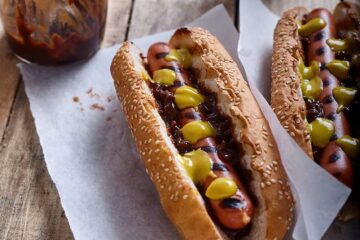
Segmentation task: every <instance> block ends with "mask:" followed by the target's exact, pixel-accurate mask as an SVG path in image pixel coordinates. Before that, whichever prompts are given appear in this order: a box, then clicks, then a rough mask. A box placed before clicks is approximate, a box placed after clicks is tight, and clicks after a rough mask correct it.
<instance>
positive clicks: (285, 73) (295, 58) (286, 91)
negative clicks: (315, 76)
mask: <svg viewBox="0 0 360 240" xmlns="http://www.w3.org/2000/svg"><path fill="white" fill-rule="evenodd" d="M306 13H307V10H306V9H305V8H301V7H297V8H294V9H291V10H288V11H286V12H285V13H284V14H283V15H282V17H281V19H280V20H279V22H278V24H277V25H276V28H275V31H274V45H273V55H272V89H271V107H272V108H273V110H274V112H275V114H276V115H277V117H278V119H279V121H280V123H281V125H282V126H283V127H284V128H285V129H286V131H287V132H288V133H289V134H290V136H292V137H293V138H294V139H295V141H296V142H297V143H298V144H299V146H300V147H301V148H302V149H303V150H304V152H305V153H306V154H307V155H308V156H309V157H310V158H312V157H313V152H312V147H311V140H310V135H309V132H308V131H307V130H306V122H305V121H304V119H305V117H306V106H305V102H304V99H303V98H302V94H301V89H300V74H299V70H298V63H299V60H300V59H301V58H304V51H303V49H302V46H301V42H300V37H299V34H298V31H297V29H298V25H297V23H296V21H297V20H300V21H301V19H302V18H303V15H304V14H306Z"/></svg>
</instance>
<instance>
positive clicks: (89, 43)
mask: <svg viewBox="0 0 360 240" xmlns="http://www.w3.org/2000/svg"><path fill="white" fill-rule="evenodd" d="M106 14H107V0H98V1H91V0H67V1H63V0H53V1H48V0H24V1H19V0H15V1H14V0H2V7H1V15H2V19H3V25H4V30H5V33H6V37H7V40H8V43H9V45H10V47H11V48H12V50H13V51H14V53H15V54H16V55H17V56H18V57H19V58H21V59H23V60H26V61H28V62H33V63H39V64H44V65H56V64H64V63H70V62H74V61H78V60H81V59H85V58H87V57H89V56H91V55H92V54H94V53H95V52H96V51H97V49H98V48H99V46H100V43H101V40H102V38H103V35H104V28H105V22H106Z"/></svg>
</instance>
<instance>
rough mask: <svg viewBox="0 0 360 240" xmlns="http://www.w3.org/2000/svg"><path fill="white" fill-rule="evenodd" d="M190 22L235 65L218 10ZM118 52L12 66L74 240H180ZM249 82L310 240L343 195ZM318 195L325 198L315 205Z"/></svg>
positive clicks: (229, 34) (226, 22)
mask: <svg viewBox="0 0 360 240" xmlns="http://www.w3.org/2000/svg"><path fill="white" fill-rule="evenodd" d="M242 2H243V1H242ZM190 25H191V26H199V27H203V28H206V29H208V30H209V31H210V32H212V33H213V34H214V35H216V36H218V38H219V39H220V41H221V42H222V43H223V44H224V46H225V47H226V48H227V50H228V51H229V52H230V54H231V55H232V56H233V57H234V59H236V60H237V56H238V54H237V40H238V33H237V32H236V30H235V28H234V26H233V23H232V21H231V20H230V18H229V17H228V15H227V13H226V11H225V9H224V7H223V6H218V7H216V8H214V9H212V10H210V11H209V12H208V13H206V14H205V15H203V16H202V17H200V18H199V19H197V20H196V21H195V22H193V23H191V24H190ZM171 34H172V31H169V32H165V33H161V34H157V35H153V36H149V37H145V38H141V39H136V40H134V42H135V43H136V44H137V45H138V46H139V47H140V48H141V49H142V50H143V51H144V52H146V50H147V48H148V46H149V45H150V44H151V43H153V42H156V41H167V40H168V39H169V37H170V35H171ZM118 48H119V46H114V47H112V48H107V49H102V50H100V51H99V52H98V53H97V54H96V55H95V56H94V57H93V58H91V59H89V60H87V61H85V62H81V63H77V64H73V65H69V66H62V67H44V66H36V65H27V64H20V65H19V67H20V70H21V73H22V75H23V79H24V82H25V87H26V93H27V95H28V97H29V101H30V107H31V111H32V113H33V116H34V119H35V124H36V128H37V131H38V135H39V138H40V143H41V145H42V148H43V152H44V156H45V160H46V163H47V167H48V170H49V173H50V176H51V177H52V179H53V181H54V183H55V184H56V187H57V189H58V192H59V195H60V198H61V203H62V206H63V208H64V210H65V212H66V216H67V217H68V220H69V224H70V227H71V229H72V231H73V234H74V237H75V238H76V239H84V240H88V239H90V240H91V239H179V236H178V233H177V232H176V230H175V228H174V227H173V226H172V224H171V223H170V222H169V220H168V219H167V218H166V216H165V214H164V212H163V210H162V209H161V206H160V203H159V200H158V197H157V193H156V191H155V189H154V187H153V185H152V183H151V182H150V180H149V178H148V176H147V175H146V173H145V171H144V168H143V165H142V162H141V160H140V159H139V156H138V154H137V152H136V149H135V145H134V142H133V140H132V137H131V134H130V131H129V129H128V126H127V123H126V121H125V119H124V116H123V113H122V111H121V109H120V105H119V102H118V100H117V97H116V93H115V89H114V86H113V80H112V78H111V76H110V71H109V67H110V63H111V60H112V58H113V56H114V55H115V52H116V51H117V49H118ZM242 60H243V61H245V63H246V61H247V60H246V59H242ZM244 66H245V67H246V66H247V65H246V64H244ZM248 76H249V79H250V77H252V76H251V75H248ZM250 85H251V87H252V89H253V91H254V94H255V95H256V97H257V98H258V101H259V103H260V105H261V106H262V108H263V110H264V111H265V112H264V113H265V115H266V116H267V117H268V119H269V120H270V123H272V124H275V125H274V126H273V131H274V135H275V137H276V139H277V140H278V145H279V146H280V147H281V150H282V151H284V147H285V152H283V154H282V156H283V157H284V164H285V167H286V170H287V172H288V173H289V174H291V175H292V176H291V180H292V184H293V186H294V187H295V189H296V191H297V193H298V195H297V196H298V197H299V198H298V208H297V210H298V213H299V214H298V215H299V216H300V218H299V220H298V222H297V224H296V227H295V229H300V230H297V231H298V232H299V233H302V234H303V235H299V236H310V238H309V239H315V238H311V236H315V235H316V234H318V235H319V233H318V232H319V231H322V232H323V231H325V230H326V228H327V225H326V224H327V223H329V222H331V221H332V219H333V217H334V216H335V214H336V212H337V211H338V209H339V208H340V206H341V204H342V203H343V202H344V201H345V199H346V196H347V194H348V192H349V191H348V190H347V189H346V188H343V186H342V185H341V184H339V183H338V182H336V181H334V180H333V179H332V178H331V177H329V176H328V175H327V173H325V172H324V171H322V170H321V169H320V168H319V167H318V166H316V165H314V164H312V163H308V162H307V161H303V158H305V157H306V156H305V155H304V154H303V153H302V152H301V151H300V150H299V149H298V148H297V147H296V144H295V143H294V142H292V141H291V140H289V139H288V138H287V137H286V134H285V133H284V132H283V131H281V128H280V127H279V126H278V123H277V125H276V119H274V116H273V115H272V114H271V111H270V110H271V109H270V108H269V106H266V101H264V99H263V98H262V97H261V94H260V93H259V92H258V91H257V90H256V88H255V87H254V86H253V84H250ZM269 111H270V112H269ZM277 128H279V129H277ZM289 156H290V157H289ZM291 159H292V161H290V160H291ZM301 162H305V163H301ZM303 168H304V169H303ZM299 170H300V171H299ZM299 178H302V180H301V181H300V182H298V181H299ZM325 180H326V181H325ZM303 184H305V185H304V186H303ZM330 185H331V187H330ZM334 185H335V187H333V186H334ZM319 189H320V190H321V191H320V190H319ZM320 193H321V194H320ZM321 196H325V197H324V198H323V201H321V202H319V199H321V198H322V197H321ZM329 196H331V197H329ZM299 200H300V201H299ZM300 203H301V205H300ZM309 206H310V207H309ZM315 206H316V207H317V212H316V216H318V217H316V218H311V217H309V214H310V216H312V215H314V214H311V213H308V211H309V210H313V209H314V207H315ZM301 216H303V218H301ZM304 220H305V223H304ZM306 221H311V222H306ZM324 222H325V224H324ZM298 226H300V227H298ZM274 227H275V226H274ZM314 229H320V230H319V231H314ZM311 234H315V235H311ZM318 235H317V236H318Z"/></svg>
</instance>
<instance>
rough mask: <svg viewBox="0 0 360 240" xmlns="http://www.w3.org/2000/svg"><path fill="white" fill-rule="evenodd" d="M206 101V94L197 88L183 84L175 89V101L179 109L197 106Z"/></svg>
mask: <svg viewBox="0 0 360 240" xmlns="http://www.w3.org/2000/svg"><path fill="white" fill-rule="evenodd" d="M203 102H204V96H203V95H201V94H200V93H199V92H198V90H197V89H196V88H192V87H189V86H181V87H179V88H177V89H176V91H175V103H176V106H177V107H178V108H179V109H184V108H188V107H197V106H198V105H199V104H201V103H203Z"/></svg>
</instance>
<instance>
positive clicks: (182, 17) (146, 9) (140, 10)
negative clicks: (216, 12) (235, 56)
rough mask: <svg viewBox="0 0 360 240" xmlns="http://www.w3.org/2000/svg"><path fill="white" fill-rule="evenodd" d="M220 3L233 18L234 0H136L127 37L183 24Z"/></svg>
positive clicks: (140, 35) (139, 35)
mask: <svg viewBox="0 0 360 240" xmlns="http://www.w3.org/2000/svg"><path fill="white" fill-rule="evenodd" d="M221 3H223V4H224V5H225V7H226V9H227V10H228V13H229V15H230V16H231V17H232V18H234V16H235V7H234V6H235V4H234V3H235V1H234V0H206V1H196V0H195V1H194V0H170V1H169V0H136V1H135V4H134V11H133V14H132V19H131V25H130V31H129V37H128V38H129V39H133V38H138V37H143V36H146V35H149V34H153V33H156V32H161V31H165V30H170V29H172V28H174V27H178V26H181V25H184V24H186V23H189V22H191V21H193V20H194V19H196V18H197V17H199V16H200V15H202V14H203V13H205V12H206V11H208V10H210V9H211V8H213V7H215V6H216V5H218V4H221Z"/></svg>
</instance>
